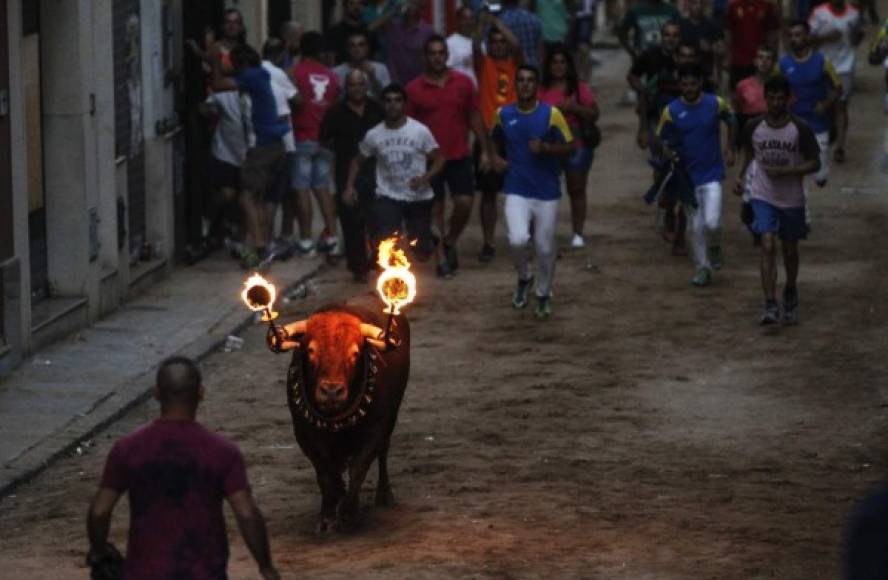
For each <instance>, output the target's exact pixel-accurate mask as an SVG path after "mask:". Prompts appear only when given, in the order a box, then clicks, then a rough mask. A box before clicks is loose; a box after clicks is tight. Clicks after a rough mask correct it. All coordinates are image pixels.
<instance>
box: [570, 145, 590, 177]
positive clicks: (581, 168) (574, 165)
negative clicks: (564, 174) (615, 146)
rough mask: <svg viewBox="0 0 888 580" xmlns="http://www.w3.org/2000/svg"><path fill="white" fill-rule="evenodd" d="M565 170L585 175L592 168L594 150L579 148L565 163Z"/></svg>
mask: <svg viewBox="0 0 888 580" xmlns="http://www.w3.org/2000/svg"><path fill="white" fill-rule="evenodd" d="M563 166H564V170H565V171H570V172H577V173H585V172H586V171H589V168H590V167H592V150H591V149H589V148H588V147H577V149H576V151H574V152H573V153H571V154H570V157H567V158H566V159H565V160H564V162H563Z"/></svg>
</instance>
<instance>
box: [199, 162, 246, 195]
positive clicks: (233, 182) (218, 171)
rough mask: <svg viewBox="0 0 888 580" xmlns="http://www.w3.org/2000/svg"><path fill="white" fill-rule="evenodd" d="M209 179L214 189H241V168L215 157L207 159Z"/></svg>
mask: <svg viewBox="0 0 888 580" xmlns="http://www.w3.org/2000/svg"><path fill="white" fill-rule="evenodd" d="M206 171H207V179H208V180H209V182H210V185H211V186H212V187H213V189H221V188H223V187H225V188H230V189H240V186H241V183H240V182H241V168H240V167H238V166H237V165H233V164H231V163H228V162H227V161H222V160H221V159H218V158H216V157H215V156H213V155H210V156H209V158H207V169H206Z"/></svg>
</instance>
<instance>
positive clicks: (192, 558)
mask: <svg viewBox="0 0 888 580" xmlns="http://www.w3.org/2000/svg"><path fill="white" fill-rule="evenodd" d="M203 395H204V389H203V386H202V384H201V377H200V371H199V370H198V369H197V366H196V365H195V364H194V362H192V361H191V360H189V359H187V358H184V357H172V358H169V359H167V360H165V361H164V362H163V363H162V364H161V365H160V369H158V371H157V384H156V386H155V387H154V397H155V398H156V399H157V400H158V401H160V418H159V419H157V420H156V421H154V422H153V423H151V424H149V425H146V426H144V427H142V428H141V429H139V430H137V431H136V432H134V433H132V434H131V435H129V436H127V437H124V438H123V439H121V440H119V441H118V442H117V443H115V444H114V447H113V448H112V449H111V453H110V454H109V455H108V460H107V463H106V464H105V471H104V474H103V475H102V482H101V485H100V487H99V491H98V493H97V494H96V496H95V498H94V499H93V501H92V503H91V504H90V506H89V513H88V515H87V532H88V534H89V545H90V550H89V554H88V556H87V563H88V564H89V565H90V566H91V567H93V568H94V569H95V568H97V567H98V568H104V567H105V566H106V565H107V562H108V560H109V554H112V553H114V550H113V547H112V546H111V545H110V544H108V530H109V528H110V525H111V514H112V512H113V510H114V506H115V505H116V504H117V501H118V500H119V499H120V496H121V495H123V494H124V493H129V505H130V530H129V540H128V542H127V557H126V563H125V569H124V574H123V577H124V578H125V579H126V580H150V579H154V578H188V579H190V580H204V579H206V580H218V579H220V578H225V577H226V567H227V563H228V538H227V536H226V533H225V518H224V517H223V514H222V500H223V499H226V500H227V501H228V503H229V505H230V506H231V509H232V511H233V512H234V516H235V519H236V520H237V523H238V526H239V527H240V530H241V534H242V535H243V537H244V542H245V543H246V544H247V548H249V550H250V553H251V554H253V558H255V560H256V563H257V564H258V565H259V571H260V573H261V574H262V577H263V578H265V580H272V579H274V580H277V579H278V578H279V576H278V573H277V571H276V570H275V568H274V566H273V565H272V563H271V554H270V550H269V546H268V534H267V532H266V529H265V520H264V518H263V517H262V513H261V512H260V511H259V508H258V507H256V504H255V503H254V502H253V498H252V496H251V495H250V487H249V483H248V482H247V472H246V468H245V467H244V459H243V456H241V453H240V450H238V448H237V446H236V445H235V444H234V443H231V442H230V441H228V440H227V439H224V438H223V437H221V436H219V435H216V434H214V433H212V432H210V431H208V430H207V429H205V428H204V427H203V426H201V425H200V424H199V423H197V422H196V421H195V416H196V414H197V406H198V403H199V402H200V400H201V399H202V398H203Z"/></svg>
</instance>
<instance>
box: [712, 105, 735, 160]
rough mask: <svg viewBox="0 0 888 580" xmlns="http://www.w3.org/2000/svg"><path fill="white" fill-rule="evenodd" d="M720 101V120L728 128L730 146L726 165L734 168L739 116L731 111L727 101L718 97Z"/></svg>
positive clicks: (726, 156) (726, 154)
mask: <svg viewBox="0 0 888 580" xmlns="http://www.w3.org/2000/svg"><path fill="white" fill-rule="evenodd" d="M716 98H717V99H718V118H719V119H721V121H722V122H723V123H724V124H725V125H727V126H728V144H727V147H725V163H727V165H728V167H733V166H734V163H735V162H736V157H735V155H734V142H735V140H736V138H737V116H736V115H734V111H733V110H731V105H729V104H728V101H727V99H724V98H722V97H716Z"/></svg>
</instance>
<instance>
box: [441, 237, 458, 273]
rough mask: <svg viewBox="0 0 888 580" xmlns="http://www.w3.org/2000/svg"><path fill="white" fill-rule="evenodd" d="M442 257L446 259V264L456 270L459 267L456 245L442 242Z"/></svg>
mask: <svg viewBox="0 0 888 580" xmlns="http://www.w3.org/2000/svg"><path fill="white" fill-rule="evenodd" d="M444 258H446V259H447V265H448V266H450V269H451V270H453V271H454V272H456V271H457V270H458V269H459V256H458V255H457V253H456V247H455V246H451V245H450V244H444Z"/></svg>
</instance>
